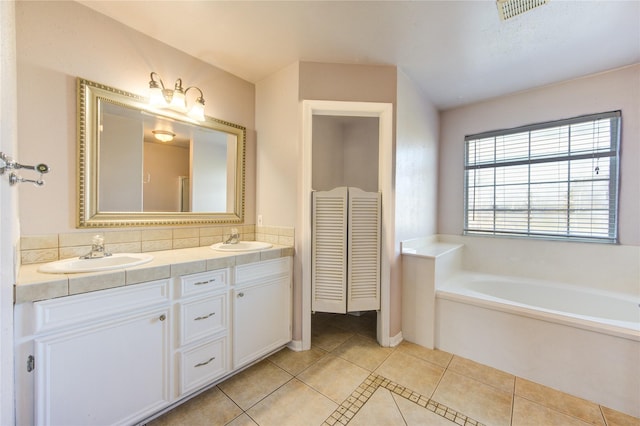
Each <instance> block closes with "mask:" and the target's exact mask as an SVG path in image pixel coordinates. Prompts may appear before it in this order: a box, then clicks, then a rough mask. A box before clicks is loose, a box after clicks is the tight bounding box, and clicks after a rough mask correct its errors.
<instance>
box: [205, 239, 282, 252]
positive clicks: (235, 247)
mask: <svg viewBox="0 0 640 426" xmlns="http://www.w3.org/2000/svg"><path fill="white" fill-rule="evenodd" d="M271 247H273V244H269V243H263V242H262V241H239V242H238V243H236V244H225V243H217V244H214V245H212V246H211V248H212V249H214V250H219V251H253V250H264V249H268V248H271Z"/></svg>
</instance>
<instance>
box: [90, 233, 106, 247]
mask: <svg viewBox="0 0 640 426" xmlns="http://www.w3.org/2000/svg"><path fill="white" fill-rule="evenodd" d="M91 243H92V244H93V245H94V246H103V245H104V237H103V236H102V235H100V234H97V235H94V236H93V240H91Z"/></svg>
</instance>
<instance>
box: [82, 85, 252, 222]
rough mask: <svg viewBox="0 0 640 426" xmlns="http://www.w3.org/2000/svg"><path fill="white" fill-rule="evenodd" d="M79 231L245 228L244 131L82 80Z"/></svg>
mask: <svg viewBox="0 0 640 426" xmlns="http://www.w3.org/2000/svg"><path fill="white" fill-rule="evenodd" d="M77 91H78V121H77V123H78V129H77V131H78V150H77V161H78V164H77V182H78V197H77V211H78V215H77V227H78V228H94V227H126V226H159V225H192V224H193V225H195V224H224V223H242V222H243V220H244V192H245V191H244V187H245V184H244V182H245V181H244V179H245V170H244V169H245V148H246V128H245V127H242V126H240V125H237V124H233V123H229V122H226V121H222V120H218V119H216V118H212V117H205V120H204V121H196V120H194V119H192V118H190V117H189V116H187V115H185V114H182V113H180V112H176V111H173V110H171V109H155V108H152V107H151V106H150V105H149V104H148V102H147V99H146V98H144V97H142V96H138V95H135V94H132V93H128V92H125V91H123V90H119V89H116V88H113V87H109V86H105V85H103V84H99V83H95V82H92V81H89V80H85V79H82V78H78V79H77Z"/></svg>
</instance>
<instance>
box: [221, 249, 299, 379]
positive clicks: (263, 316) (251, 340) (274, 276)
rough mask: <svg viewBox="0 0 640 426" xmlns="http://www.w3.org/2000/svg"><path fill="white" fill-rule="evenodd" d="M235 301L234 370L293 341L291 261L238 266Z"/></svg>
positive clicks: (278, 260)
mask: <svg viewBox="0 0 640 426" xmlns="http://www.w3.org/2000/svg"><path fill="white" fill-rule="evenodd" d="M232 298H233V368H234V369H235V368H239V367H242V366H244V365H246V364H248V363H250V362H251V361H254V360H256V359H258V358H260V357H261V356H263V355H266V354H268V353H269V352H271V351H273V350H274V349H277V348H278V347H280V346H282V345H285V344H286V343H288V342H289V341H291V258H290V257H282V258H279V259H274V260H267V261H263V262H258V263H251V264H247V265H241V266H237V267H236V269H235V283H234V286H233V292H232Z"/></svg>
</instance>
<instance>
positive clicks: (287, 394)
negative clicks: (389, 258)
mask: <svg viewBox="0 0 640 426" xmlns="http://www.w3.org/2000/svg"><path fill="white" fill-rule="evenodd" d="M347 423H348V424H349V425H350V426H373V425H381V426H387V425H388V426H392V425H393V426H395V425H435V426H454V425H481V424H484V425H490V426H493V425H495V426H501V425H507V426H508V425H513V426H525V425H536V426H540V425H576V426H579V425H601V426H623V425H634V426H640V419H637V418H633V417H630V416H627V415H625V414H622V413H619V412H616V411H614V410H611V409H609V408H606V407H602V406H599V405H598V404H595V403H592V402H589V401H585V400H582V399H579V398H576V397H573V396H570V395H567V394H564V393H561V392H558V391H556V390H553V389H550V388H547V387H544V386H541V385H538V384H536V383H532V382H530V381H527V380H524V379H522V378H519V377H514V376H512V375H510V374H507V373H504V372H502V371H498V370H495V369H493V368H490V367H487V366H483V365H480V364H477V363H475V362H473V361H470V360H467V359H464V358H460V357H458V356H454V355H451V354H449V353H446V352H442V351H438V350H429V349H426V348H423V347H421V346H418V345H414V344H412V343H409V342H403V343H401V344H400V345H399V346H398V347H396V348H382V347H380V346H378V344H377V342H376V341H375V315H371V314H367V315H363V316H352V315H331V314H316V315H314V317H313V320H312V349H311V350H310V351H305V352H293V351H291V350H289V349H286V348H285V349H283V350H281V351H279V352H277V353H276V354H274V355H272V356H270V357H269V358H267V359H265V360H263V361H261V362H259V363H257V364H255V365H254V366H252V367H250V368H248V369H247V370H244V371H242V372H241V373H239V374H237V375H235V376H233V377H231V378H230V379H228V380H226V381H224V382H222V383H220V384H219V385H217V386H215V387H213V388H212V389H210V390H208V391H206V392H204V393H202V394H200V395H198V396H197V397H195V398H193V399H191V400H189V401H188V402H186V403H184V404H182V405H181V406H179V407H177V408H175V409H173V410H172V411H170V412H168V413H166V414H164V415H163V416H161V417H159V418H157V419H155V420H153V421H151V422H150V423H148V426H160V425H185V426H199V425H230V426H249V425H250V426H255V425H259V426H269V425H276V426H283V425H292V426H306V425H310V426H315V425H318V426H320V425H344V424H347Z"/></svg>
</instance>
